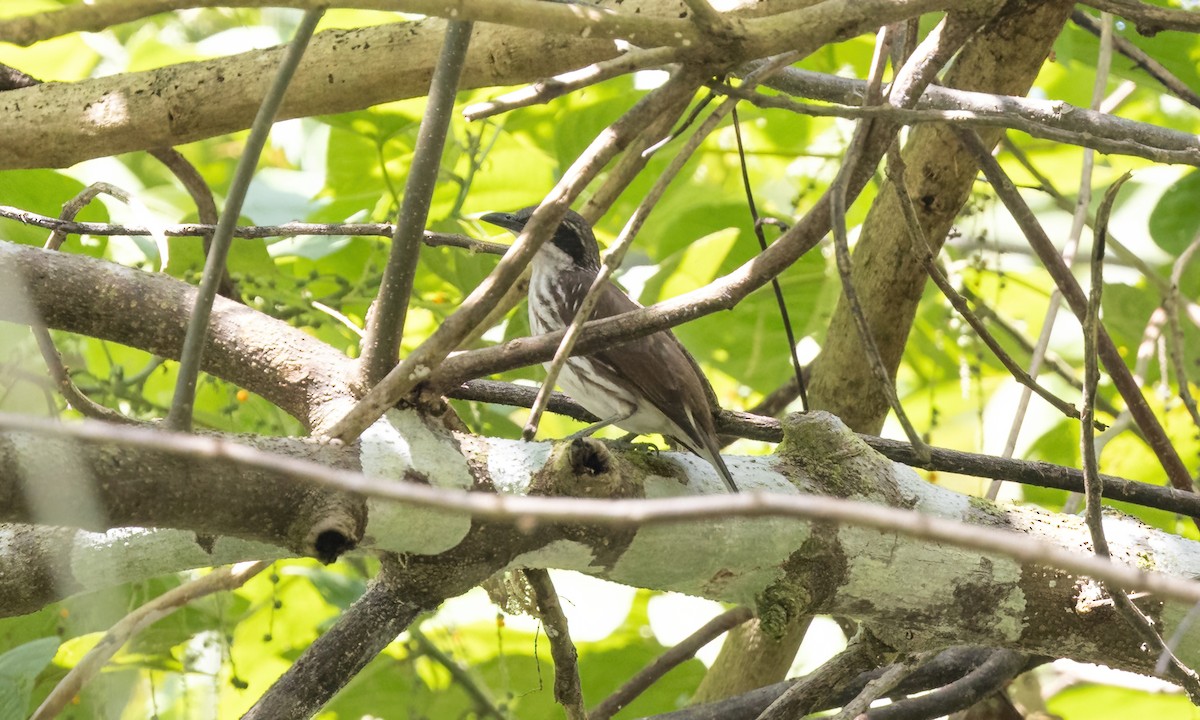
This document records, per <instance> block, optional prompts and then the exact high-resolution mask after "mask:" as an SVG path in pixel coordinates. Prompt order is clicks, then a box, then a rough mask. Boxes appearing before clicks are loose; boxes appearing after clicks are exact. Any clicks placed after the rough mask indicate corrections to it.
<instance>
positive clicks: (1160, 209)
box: [1150, 170, 1200, 257]
mask: <svg viewBox="0 0 1200 720" xmlns="http://www.w3.org/2000/svg"><path fill="white" fill-rule="evenodd" d="M1198 204H1200V171H1197V170H1193V171H1192V172H1190V173H1188V174H1187V175H1184V176H1183V177H1182V178H1180V179H1179V180H1178V181H1176V182H1175V184H1174V185H1172V186H1171V187H1169V188H1167V191H1166V192H1165V193H1163V195H1162V198H1160V199H1159V201H1158V204H1157V205H1155V206H1154V210H1152V211H1151V212H1150V237H1151V238H1153V239H1154V242H1155V244H1157V245H1158V246H1159V247H1160V248H1162V249H1163V250H1166V251H1167V252H1168V253H1170V254H1171V255H1173V256H1176V257H1178V256H1179V254H1180V253H1182V252H1183V251H1184V249H1186V248H1187V246H1188V245H1189V244H1191V242H1192V240H1194V239H1195V238H1196V236H1197V233H1200V213H1197V212H1196V206H1197V205H1198Z"/></svg>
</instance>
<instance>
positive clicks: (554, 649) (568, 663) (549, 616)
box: [525, 568, 588, 720]
mask: <svg viewBox="0 0 1200 720" xmlns="http://www.w3.org/2000/svg"><path fill="white" fill-rule="evenodd" d="M525 577H526V578H528V580H529V585H530V587H531V588H532V590H533V599H534V602H535V603H536V604H537V611H538V618H539V619H540V620H541V621H542V627H544V628H546V637H547V638H549V639H550V656H551V657H552V658H553V659H554V699H555V701H556V702H558V704H559V705H562V707H563V710H564V711H565V712H566V715H567V720H587V718H588V714H587V710H586V709H585V706H584V704H583V688H582V686H581V685H580V682H579V657H578V653H577V652H576V650H575V644H574V643H573V642H571V633H570V630H569V629H568V627H567V616H566V615H564V614H563V609H562V603H560V602H559V600H558V592H557V591H556V590H555V589H554V583H553V582H551V580H550V573H549V571H547V570H544V569H542V568H527V569H526V570H525Z"/></svg>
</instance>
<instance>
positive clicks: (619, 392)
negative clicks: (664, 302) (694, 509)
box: [480, 206, 738, 492]
mask: <svg viewBox="0 0 1200 720" xmlns="http://www.w3.org/2000/svg"><path fill="white" fill-rule="evenodd" d="M535 209H536V206H533V207H527V208H525V209H523V210H518V211H517V212H515V213H502V212H495V213H488V214H487V215H484V216H483V217H481V218H480V219H481V220H483V221H484V222H487V223H491V224H492V225H498V226H500V227H502V228H504V229H506V230H509V231H511V232H512V233H513V234H515V235H520V234H521V230H522V229H523V228H524V227H525V224H526V223H527V222H529V218H530V217H531V216H532V215H533V211H534V210H535ZM599 272H600V248H599V246H598V245H597V244H596V236H595V235H594V234H592V228H591V226H589V225H588V222H587V220H585V219H584V218H583V216H582V215H580V214H579V213H577V212H574V211H571V210H568V211H567V214H566V217H564V218H563V221H562V223H561V224H560V225H559V226H558V229H557V230H555V232H554V237H553V238H551V239H550V240H549V241H547V242H546V243H545V244H543V245H542V246H541V248H540V249H539V250H538V252H537V254H536V255H535V256H534V258H533V271H532V276H531V278H530V280H529V326H530V328H531V329H532V330H533V332H535V333H538V334H542V333H548V332H553V331H555V330H562V329H565V328H566V327H567V326H568V325H570V324H571V320H572V319H574V317H575V314H576V313H577V312H578V311H579V306H580V305H581V304H583V298H584V296H586V295H587V292H588V289H589V288H590V287H591V286H592V282H593V281H594V280H595V279H596V275H597V274H598V273H599ZM639 307H641V305H639V304H638V303H636V302H634V301H633V300H631V299H630V298H629V296H628V295H626V294H625V293H624V292H623V291H622V290H621V289H620V288H619V287H617V286H616V285H614V284H613V283H608V284H606V285H605V286H604V288H603V290H601V295H600V297H599V302H597V303H596V306H595V309H594V310H593V311H592V319H600V318H605V317H610V316H612V315H619V314H621V313H623V312H628V311H630V310H634V309H636V308H639ZM558 384H559V385H560V386H561V387H562V389H563V390H565V391H566V393H567V394H568V395H570V396H571V397H572V398H574V399H575V401H576V402H578V403H579V404H580V405H582V406H583V407H584V408H586V409H587V411H588V412H590V413H592V414H593V415H595V416H597V417H599V418H600V422H598V423H596V424H595V425H592V426H590V427H587V428H585V429H584V430H582V431H580V432H579V433H576V435H590V434H591V433H593V432H595V431H596V430H599V429H600V428H602V427H605V426H607V425H616V426H617V427H619V428H621V429H623V430H627V431H629V432H632V433H636V434H638V435H648V434H651V433H660V434H662V435H665V436H668V437H670V438H672V439H673V440H675V442H677V443H678V444H679V445H681V446H683V447H685V448H687V449H688V450H690V451H691V452H693V453H695V454H696V455H699V456H700V457H702V458H704V459H705V460H707V461H708V462H709V463H710V464H711V465H712V466H713V467H714V468H716V470H717V473H718V474H719V475H720V476H721V479H722V480H724V481H725V485H726V486H727V487H728V488H729V490H730V491H731V492H737V491H738V488H737V485H735V484H734V482H733V476H732V475H730V473H729V468H727V467H725V461H724V460H723V459H722V458H721V453H720V443H719V442H718V441H717V433H716V430H715V429H714V427H713V414H712V411H713V407H714V406H715V405H716V396H715V395H714V393H713V391H712V387H711V386H710V385H709V384H708V380H707V379H706V378H705V377H704V374H703V373H701V372H700V367H699V366H698V365H697V364H696V361H695V360H694V359H693V358H692V356H691V355H690V354H688V351H687V350H686V349H684V347H683V344H682V343H680V342H679V339H678V338H676V337H675V335H674V334H673V333H672V332H671V331H670V330H660V331H658V332H656V333H654V334H652V335H647V336H645V337H642V338H638V339H636V340H630V341H628V342H624V343H621V344H620V345H615V346H613V347H612V348H609V349H605V350H601V351H599V352H596V353H593V354H591V355H587V356H583V357H571V358H569V359H568V360H567V363H566V365H565V366H564V367H563V369H562V371H561V373H560V374H559V376H558Z"/></svg>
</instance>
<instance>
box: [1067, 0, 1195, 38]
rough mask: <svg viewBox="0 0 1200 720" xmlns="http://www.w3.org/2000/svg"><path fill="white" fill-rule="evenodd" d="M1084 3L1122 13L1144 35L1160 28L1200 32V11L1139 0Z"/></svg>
mask: <svg viewBox="0 0 1200 720" xmlns="http://www.w3.org/2000/svg"><path fill="white" fill-rule="evenodd" d="M1081 4H1083V5H1087V6H1089V7H1094V8H1096V9H1097V10H1104V11H1107V12H1110V13H1113V14H1114V15H1120V16H1121V17H1123V18H1125V19H1126V20H1130V21H1132V22H1133V24H1134V25H1136V26H1137V29H1138V32H1140V33H1141V34H1143V35H1154V34H1155V33H1157V32H1158V31H1160V30H1181V31H1183V32H1191V33H1194V32H1200V13H1198V12H1195V11H1193V10H1184V9H1182V8H1166V7H1159V6H1157V5H1151V4H1149V3H1144V2H1139V1H1138V0H1082V3H1081Z"/></svg>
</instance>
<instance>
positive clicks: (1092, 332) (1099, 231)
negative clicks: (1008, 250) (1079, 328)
mask: <svg viewBox="0 0 1200 720" xmlns="http://www.w3.org/2000/svg"><path fill="white" fill-rule="evenodd" d="M1129 178H1130V174H1129V173H1128V172H1127V173H1125V174H1124V175H1122V176H1121V177H1120V178H1118V179H1117V181H1116V182H1114V183H1113V184H1112V186H1110V187H1109V189H1108V192H1106V193H1105V195H1104V200H1103V202H1101V203H1100V208H1099V209H1098V210H1097V212H1096V232H1095V239H1094V240H1093V243H1092V268H1091V269H1092V272H1091V291H1090V292H1089V294H1088V303H1087V312H1086V313H1085V315H1084V320H1083V363H1084V370H1083V407H1082V411H1081V416H1082V418H1081V425H1082V427H1081V429H1080V454H1081V456H1082V458H1083V482H1084V494H1085V498H1086V504H1085V506H1084V516H1085V517H1086V519H1087V526H1088V531H1089V533H1090V534H1091V538H1092V549H1093V551H1094V552H1095V553H1096V555H1097V556H1099V557H1103V558H1108V557H1110V556H1111V552H1110V551H1109V547H1108V539H1107V538H1106V537H1105V536H1104V511H1103V507H1102V504H1101V500H1102V497H1103V487H1102V485H1101V483H1100V472H1099V470H1098V468H1097V464H1098V462H1099V457H1098V456H1097V454H1096V438H1095V434H1094V431H1093V430H1092V428H1091V423H1090V421H1091V419H1092V414H1093V410H1092V408H1093V404H1094V399H1095V396H1096V387H1097V386H1098V385H1099V384H1100V363H1099V361H1098V359H1097V352H1096V341H1097V336H1098V334H1099V329H1100V298H1101V295H1102V292H1103V289H1104V234H1105V232H1106V231H1107V229H1108V217H1109V213H1110V212H1111V211H1112V205H1113V202H1114V201H1115V200H1116V197H1117V192H1118V191H1119V190H1120V188H1121V186H1122V185H1124V184H1125V182H1126V181H1127V180H1129ZM1109 595H1110V596H1111V597H1112V601H1113V608H1114V609H1115V610H1116V612H1117V614H1118V615H1120V616H1121V618H1122V619H1123V620H1125V622H1126V623H1127V624H1128V625H1129V626H1130V627H1131V628H1132V629H1133V630H1134V632H1136V633H1137V634H1138V635H1140V636H1141V637H1142V638H1143V639H1144V640H1145V641H1146V642H1147V643H1148V644H1149V646H1150V648H1151V649H1152V650H1157V651H1158V652H1159V653H1160V656H1162V657H1167V658H1168V666H1167V669H1168V672H1169V674H1170V676H1171V677H1172V678H1174V679H1176V680H1177V681H1179V682H1180V683H1181V684H1182V685H1183V687H1184V688H1185V689H1186V690H1187V692H1188V695H1189V696H1191V699H1192V702H1194V703H1195V702H1200V676H1198V675H1197V674H1196V673H1195V671H1193V670H1191V669H1190V668H1188V667H1187V666H1186V665H1184V664H1183V663H1182V662H1181V661H1180V660H1179V659H1178V658H1177V657H1175V654H1174V652H1172V651H1171V649H1170V648H1169V647H1168V646H1167V644H1166V642H1165V641H1164V640H1163V639H1162V636H1161V635H1159V634H1158V631H1157V630H1156V629H1155V628H1154V623H1153V621H1152V620H1151V619H1150V618H1149V617H1147V616H1146V614H1145V613H1143V612H1142V610H1141V608H1139V607H1137V606H1136V605H1134V603H1133V600H1132V599H1130V597H1129V595H1128V594H1127V593H1126V592H1125V590H1124V589H1121V588H1116V589H1110V590H1109Z"/></svg>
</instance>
